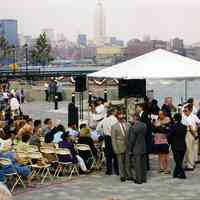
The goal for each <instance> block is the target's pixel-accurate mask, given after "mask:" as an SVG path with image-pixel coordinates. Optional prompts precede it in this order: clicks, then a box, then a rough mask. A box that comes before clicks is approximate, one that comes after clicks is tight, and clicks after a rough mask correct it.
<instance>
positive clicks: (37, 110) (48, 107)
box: [22, 101, 88, 125]
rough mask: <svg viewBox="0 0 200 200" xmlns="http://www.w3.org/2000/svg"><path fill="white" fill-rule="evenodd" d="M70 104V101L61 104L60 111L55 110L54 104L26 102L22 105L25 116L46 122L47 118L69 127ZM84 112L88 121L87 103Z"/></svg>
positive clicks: (59, 104)
mask: <svg viewBox="0 0 200 200" xmlns="http://www.w3.org/2000/svg"><path fill="white" fill-rule="evenodd" d="M68 104H69V102H68V101H62V102H59V103H58V110H55V109H54V102H45V101H43V102H39V101H33V102H26V103H25V104H23V105H22V111H23V112H24V114H28V115H30V116H31V117H32V118H33V119H41V120H44V119H45V118H52V119H53V120H54V121H55V122H56V123H62V124H64V125H67V117H68ZM77 106H78V105H77ZM84 110H85V112H84V119H87V116H88V112H86V111H87V104H86V103H84Z"/></svg>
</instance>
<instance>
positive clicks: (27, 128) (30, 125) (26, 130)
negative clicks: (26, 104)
mask: <svg viewBox="0 0 200 200" xmlns="http://www.w3.org/2000/svg"><path fill="white" fill-rule="evenodd" d="M24 133H25V134H29V135H32V134H33V120H32V119H31V118H29V119H27V121H26V123H25V125H24V126H23V127H22V128H21V129H20V130H19V131H18V133H17V136H16V138H17V139H19V140H21V138H22V135H23V134H24Z"/></svg>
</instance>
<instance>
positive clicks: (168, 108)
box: [161, 97, 176, 118]
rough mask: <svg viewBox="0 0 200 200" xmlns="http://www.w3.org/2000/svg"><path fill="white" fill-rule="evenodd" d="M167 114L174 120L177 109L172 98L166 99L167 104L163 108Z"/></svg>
mask: <svg viewBox="0 0 200 200" xmlns="http://www.w3.org/2000/svg"><path fill="white" fill-rule="evenodd" d="M161 110H163V111H164V112H165V113H167V116H168V117H170V118H172V112H176V107H175V106H174V104H173V100H172V97H166V98H165V102H164V104H163V106H162V108H161Z"/></svg>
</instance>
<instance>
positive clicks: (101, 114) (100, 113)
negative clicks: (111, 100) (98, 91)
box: [95, 98, 107, 123]
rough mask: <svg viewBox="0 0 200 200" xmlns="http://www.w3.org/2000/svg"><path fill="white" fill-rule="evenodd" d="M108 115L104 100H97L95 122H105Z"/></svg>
mask: <svg viewBox="0 0 200 200" xmlns="http://www.w3.org/2000/svg"><path fill="white" fill-rule="evenodd" d="M106 115H107V111H106V108H105V106H104V104H103V100H102V99H101V98H99V99H98V100H97V106H96V108H95V120H96V121H97V123H98V122H100V121H101V120H103V119H104V118H105V117H106Z"/></svg>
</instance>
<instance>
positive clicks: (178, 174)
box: [169, 113, 187, 179]
mask: <svg viewBox="0 0 200 200" xmlns="http://www.w3.org/2000/svg"><path fill="white" fill-rule="evenodd" d="M181 120H182V117H181V114H179V113H177V114H175V115H174V124H173V125H172V127H171V129H170V135H169V141H170V144H171V148H172V152H173V155H174V161H175V163H176V166H175V169H174V172H173V177H174V178H182V179H185V178H186V176H185V172H184V170H183V159H184V156H185V152H186V142H185V138H186V134H187V127H186V126H185V125H183V124H182V123H181Z"/></svg>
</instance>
